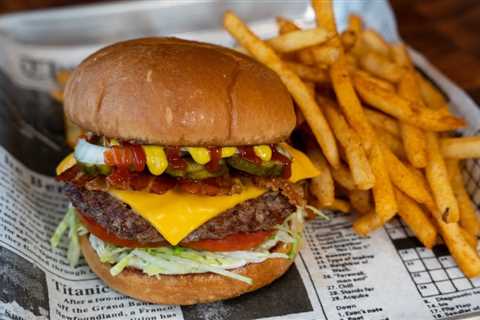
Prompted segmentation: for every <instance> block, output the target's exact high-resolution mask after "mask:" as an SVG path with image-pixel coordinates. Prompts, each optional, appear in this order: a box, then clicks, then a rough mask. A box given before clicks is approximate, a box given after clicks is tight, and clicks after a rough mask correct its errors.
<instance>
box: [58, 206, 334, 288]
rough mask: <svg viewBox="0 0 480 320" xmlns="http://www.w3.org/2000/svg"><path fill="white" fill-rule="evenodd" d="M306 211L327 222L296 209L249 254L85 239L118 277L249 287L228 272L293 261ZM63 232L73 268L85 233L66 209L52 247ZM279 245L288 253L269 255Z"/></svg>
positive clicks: (75, 217)
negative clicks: (210, 277) (196, 276)
mask: <svg viewBox="0 0 480 320" xmlns="http://www.w3.org/2000/svg"><path fill="white" fill-rule="evenodd" d="M307 209H308V210H309V211H310V212H313V213H315V214H316V215H317V216H319V217H320V218H322V219H328V217H326V216H325V215H324V214H323V213H322V212H321V211H319V210H318V209H316V208H313V207H310V206H306V207H297V210H296V211H295V212H293V213H292V214H291V215H290V216H289V217H288V218H287V219H286V220H285V221H284V223H283V224H281V225H278V226H276V227H275V229H276V232H275V233H274V234H273V235H272V236H271V237H270V238H268V239H267V240H266V241H265V242H263V243H262V244H261V245H260V246H258V247H257V248H255V249H254V250H249V251H228V252H209V251H203V250H193V249H188V248H183V247H171V246H164V247H156V248H127V247H118V246H115V245H112V244H110V243H106V242H104V241H103V240H101V239H99V238H97V237H96V236H95V235H93V234H91V235H90V236H89V240H90V244H91V245H92V247H93V248H94V249H95V251H96V252H97V254H98V256H99V258H100V261H101V262H103V263H109V264H111V265H112V268H111V269H110V273H111V274H112V275H113V276H115V275H118V274H119V273H121V272H122V271H123V270H124V269H125V268H127V267H132V268H135V269H138V270H141V271H142V272H144V273H145V274H147V275H149V276H158V275H178V274H190V273H205V272H212V273H216V274H219V275H222V276H225V277H228V278H232V279H235V280H238V281H242V282H245V283H248V284H251V283H252V280H251V279H250V278H248V277H245V276H243V275H240V274H238V273H235V272H233V271H230V270H232V269H237V268H240V267H242V266H245V265H247V264H250V263H261V262H263V261H265V260H267V259H272V258H280V259H293V258H294V257H295V256H296V254H297V253H298V251H299V250H300V248H301V247H302V244H303V237H302V233H303V228H304V224H305V217H306V216H307V215H308V213H307ZM67 229H69V232H68V238H69V245H68V252H67V258H68V261H69V263H70V265H72V266H74V265H76V264H77V263H78V259H79V257H80V245H79V238H78V236H79V235H84V234H87V233H88V231H87V230H86V228H85V227H84V226H82V225H81V223H80V222H79V221H78V217H77V215H76V214H75V209H74V208H73V207H69V209H68V210H67V214H66V215H65V217H64V218H63V220H62V222H61V223H60V224H59V226H58V227H57V229H56V230H55V232H54V234H53V236H52V238H51V240H50V242H51V244H52V247H56V246H58V244H59V242H60V239H61V238H62V236H63V234H64V233H65V232H66V230H67ZM280 242H282V243H286V244H290V245H291V246H290V247H291V249H290V252H288V254H284V253H278V252H273V253H272V252H270V249H272V248H274V247H275V246H276V245H277V244H279V243H280Z"/></svg>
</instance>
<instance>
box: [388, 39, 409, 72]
mask: <svg viewBox="0 0 480 320" xmlns="http://www.w3.org/2000/svg"><path fill="white" fill-rule="evenodd" d="M390 52H391V55H392V58H393V61H394V62H395V63H396V64H398V65H399V66H403V67H406V68H409V69H410V68H412V67H413V65H412V61H411V59H410V57H409V55H408V52H407V48H406V47H405V45H404V44H403V43H394V44H392V45H390Z"/></svg>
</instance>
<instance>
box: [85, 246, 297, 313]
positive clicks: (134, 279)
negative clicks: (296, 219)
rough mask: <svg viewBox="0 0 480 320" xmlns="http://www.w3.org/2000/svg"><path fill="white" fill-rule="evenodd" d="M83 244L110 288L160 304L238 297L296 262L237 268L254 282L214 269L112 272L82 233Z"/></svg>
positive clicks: (92, 265)
mask: <svg viewBox="0 0 480 320" xmlns="http://www.w3.org/2000/svg"><path fill="white" fill-rule="evenodd" d="M80 245H81V248H82V252H83V255H84V257H85V260H86V261H87V263H88V265H89V266H90V268H91V269H92V270H93V272H95V273H96V274H97V275H98V276H99V277H100V278H101V279H102V280H103V281H104V282H105V283H106V284H107V285H108V286H109V287H110V288H112V289H114V290H116V291H118V292H120V293H122V294H125V295H127V296H130V297H132V298H135V299H138V300H143V301H147V302H152V303H159V304H178V305H189V304H196V303H206V302H213V301H219V300H225V299H229V298H233V297H237V296H239V295H241V294H244V293H246V292H250V291H253V290H257V289H259V288H261V287H264V286H266V285H268V284H270V283H271V282H273V281H274V280H275V279H277V278H279V277H280V276H281V275H283V274H284V273H285V272H286V271H287V270H288V268H289V267H290V266H291V264H292V262H293V260H291V259H279V258H275V259H267V260H265V261H264V262H261V263H255V264H248V265H246V266H244V267H241V268H238V269H235V270H233V271H235V272H236V273H238V274H241V275H244V276H247V277H249V278H250V279H252V281H253V284H251V285H249V284H247V283H244V282H241V281H238V280H234V279H231V278H227V277H224V276H221V275H217V274H213V273H198V274H187V275H159V276H153V277H152V276H148V275H146V274H144V273H143V272H141V271H139V270H135V269H133V268H127V269H125V270H123V271H122V272H121V273H120V274H119V275H117V276H112V275H111V274H110V268H111V265H110V264H107V263H102V262H101V261H100V259H99V258H98V255H97V253H96V252H95V250H94V249H93V248H92V246H91V245H90V241H89V240H88V236H82V237H80ZM274 251H275V252H283V253H287V252H288V251H289V245H279V246H277V247H276V248H275V250H274Z"/></svg>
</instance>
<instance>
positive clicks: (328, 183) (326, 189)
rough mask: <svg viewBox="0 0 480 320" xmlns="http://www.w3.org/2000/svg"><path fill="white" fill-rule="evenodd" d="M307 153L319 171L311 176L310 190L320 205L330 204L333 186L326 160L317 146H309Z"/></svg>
mask: <svg viewBox="0 0 480 320" xmlns="http://www.w3.org/2000/svg"><path fill="white" fill-rule="evenodd" d="M307 154H308V157H309V158H310V159H311V160H312V161H313V163H314V164H315V166H316V167H317V169H318V170H319V171H320V175H319V176H317V177H314V178H312V180H311V182H310V191H311V192H312V193H313V195H314V196H315V197H316V198H317V199H318V202H319V203H320V205H321V206H331V205H333V203H334V201H335V187H334V184H333V178H332V174H331V172H330V169H329V167H328V164H327V160H326V159H325V158H324V156H323V155H322V153H321V152H320V150H319V149H317V148H309V149H308V150H307Z"/></svg>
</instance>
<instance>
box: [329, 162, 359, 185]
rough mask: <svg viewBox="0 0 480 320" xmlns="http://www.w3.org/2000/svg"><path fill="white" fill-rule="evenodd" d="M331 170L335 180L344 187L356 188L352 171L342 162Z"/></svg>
mask: <svg viewBox="0 0 480 320" xmlns="http://www.w3.org/2000/svg"><path fill="white" fill-rule="evenodd" d="M330 172H331V173H332V177H333V180H335V182H337V183H338V184H339V185H340V186H342V187H343V188H345V189H347V190H354V189H356V186H355V183H354V182H353V178H352V174H351V172H350V171H349V170H348V168H347V167H345V166H344V165H343V164H340V166H338V167H337V168H331V170H330Z"/></svg>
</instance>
